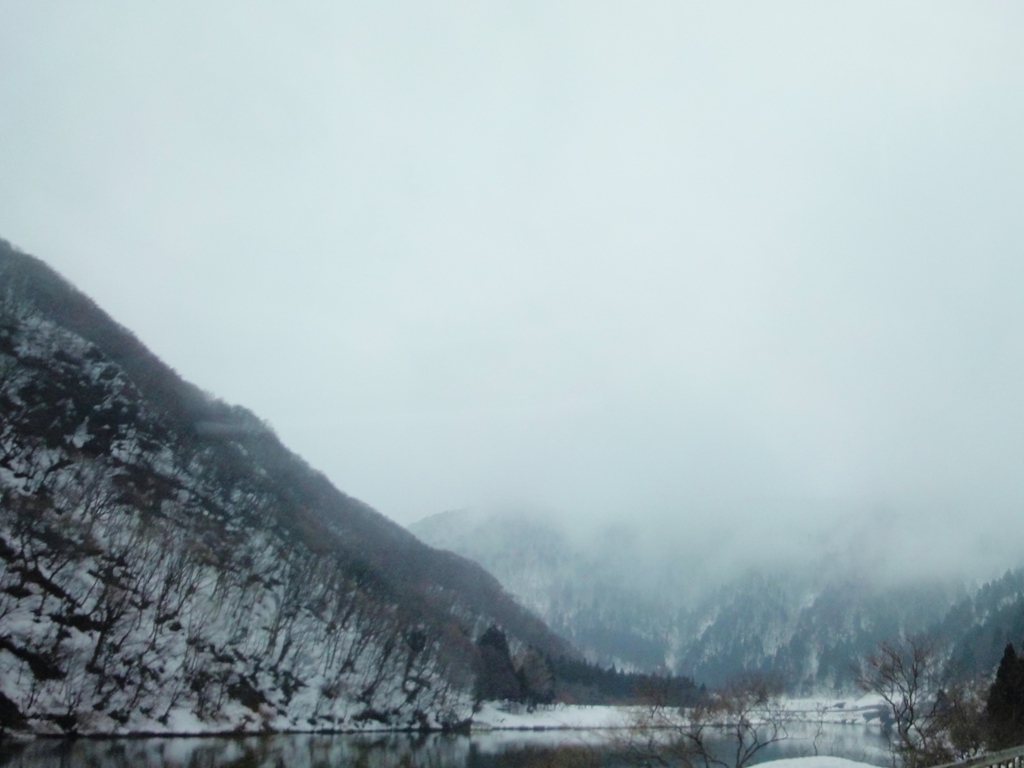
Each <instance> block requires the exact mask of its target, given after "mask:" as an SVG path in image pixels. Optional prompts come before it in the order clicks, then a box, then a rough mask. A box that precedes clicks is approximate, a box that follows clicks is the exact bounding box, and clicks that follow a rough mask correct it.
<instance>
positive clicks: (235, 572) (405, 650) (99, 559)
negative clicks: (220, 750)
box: [0, 241, 572, 733]
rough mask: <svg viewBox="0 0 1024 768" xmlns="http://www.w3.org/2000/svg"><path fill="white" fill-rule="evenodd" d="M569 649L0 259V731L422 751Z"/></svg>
mask: <svg viewBox="0 0 1024 768" xmlns="http://www.w3.org/2000/svg"><path fill="white" fill-rule="evenodd" d="M491 624H497V625H500V626H501V627H502V628H503V629H504V631H505V632H506V634H507V635H508V636H509V639H510V641H511V642H512V643H513V644H515V645H516V646H517V647H525V646H533V647H535V648H537V649H538V650H539V651H540V652H542V653H546V654H552V655H558V654H571V653H572V651H571V649H570V648H569V646H568V645H567V644H566V643H564V642H563V641H562V640H561V639H559V638H558V637H557V636H555V635H554V634H553V633H552V632H551V631H550V630H548V628H547V627H546V626H545V625H544V624H543V623H542V622H541V621H540V620H538V619H537V618H535V617H534V616H533V615H531V614H529V613H528V612H527V611H526V610H524V609H522V608H520V607H519V606H518V605H517V604H516V603H515V602H514V601H513V600H512V599H511V598H510V597H509V596H508V595H507V594H506V593H505V592H504V591H503V590H502V588H501V586H500V585H499V583H498V582H497V581H496V580H495V579H494V578H493V577H491V576H490V575H489V574H487V573H486V572H485V571H483V570H482V569H481V568H480V567H479V566H478V565H476V564H475V563H472V562H470V561H468V560H466V559H464V558H462V557H460V556H458V555H455V554H452V553H449V552H439V551H436V550H433V549H431V548H429V547H428V546H426V545H424V544H422V543H421V542H420V541H418V540H417V539H416V538H415V537H414V536H412V535H411V534H409V533H408V532H407V531H405V530H404V529H402V528H401V527H399V526H397V525H395V524H393V523H391V522H390V521H388V520H387V519H386V518H384V517H383V516H381V515H380V514H378V513H377V512H375V511H374V510H372V509H370V508H369V507H367V506H366V505H364V504H362V503H360V502H358V501H356V500H354V499H351V498H349V497H347V496H345V495H344V494H342V493H341V492H339V491H337V490H336V489H335V488H334V487H333V486H332V485H331V484H330V483H329V482H328V481H327V479H326V478H325V477H323V476H322V475H321V474H320V473H318V472H315V471H314V470H312V469H310V468H309V467H308V466H307V465H306V464H305V463H304V462H302V461H301V460H300V459H299V458H298V457H296V456H295V455H294V454H292V453H290V452H289V451H288V450H287V449H285V448H284V447H283V446H282V445H281V443H280V442H279V441H278V439H277V438H276V437H275V436H274V434H273V433H272V432H271V431H270V430H269V429H268V428H267V427H266V426H265V425H264V424H263V423H261V422H260V420H259V419H257V418H256V417H255V416H253V415H252V414H251V413H249V412H247V411H245V410H244V409H242V408H238V407H230V406H227V405H225V404H223V403H221V402H218V401H216V400H214V399H212V398H211V397H209V396H207V395H205V394H203V393H202V392H200V391H199V390H198V389H197V388H195V387H194V386H191V385H189V384H187V383H185V382H183V381H182V380H181V379H180V378H179V377H178V376H177V375H176V374H175V373H174V372H173V371H171V370H170V369H169V368H167V367H166V366H165V365H163V364H162V363H161V362H160V361H159V360H158V359H157V358H156V357H155V356H154V355H153V354H152V353H151V352H149V351H148V350H147V349H145V347H143V345H142V344H141V343H139V342H138V340H137V339H135V338H134V337H133V336H132V335H131V334H130V333H129V332H127V331H126V330H125V329H123V328H121V327H120V326H118V325H117V324H116V323H115V322H114V321H112V320H111V319H110V318H109V317H108V316H106V315H105V314H104V313H103V312H102V311H101V310H99V309H98V308H97V307H96V306H95V305H94V304H93V303H92V302H91V301H90V300H89V299H88V298H86V297H85V296H84V295H82V294H81V293H79V292H78V291H76V290H75V289H73V288H72V287H71V286H70V285H68V284H67V283H66V282H65V281H63V280H62V279H61V278H60V277H59V276H57V275H56V274H55V273H53V272H52V271H51V270H49V268H47V267H46V266H45V265H44V264H42V263H41V262H39V261H37V260H35V259H33V258H31V257H28V256H26V255H24V254H22V253H20V252H18V251H16V250H15V249H13V248H12V247H10V246H9V245H8V244H6V243H4V242H3V241H0V731H2V730H31V731H36V732H53V733H64V732H77V733H101V732H138V731H179V732H180V731H209V730H236V729H237V730H261V729H309V730H323V729H347V728H366V727H390V728H394V727H422V728H428V727H430V728H436V727H444V726H448V725H453V724H455V723H457V722H459V721H463V720H465V719H466V718H467V717H469V716H470V714H471V707H472V686H473V680H474V677H475V675H476V673H477V666H476V665H477V664H478V649H477V648H476V646H475V645H474V642H473V641H474V640H475V638H477V637H478V636H479V635H480V634H481V633H482V632H483V631H484V630H485V629H486V628H487V627H489V626H491Z"/></svg>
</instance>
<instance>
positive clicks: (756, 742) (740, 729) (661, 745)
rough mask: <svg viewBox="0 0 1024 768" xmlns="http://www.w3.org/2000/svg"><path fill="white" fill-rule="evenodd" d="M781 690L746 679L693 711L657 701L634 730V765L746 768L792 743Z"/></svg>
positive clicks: (629, 749)
mask: <svg viewBox="0 0 1024 768" xmlns="http://www.w3.org/2000/svg"><path fill="white" fill-rule="evenodd" d="M781 697H782V686H781V684H780V683H779V682H778V681H776V680H774V679H772V678H769V677H766V676H764V675H755V674H750V675H745V676H743V677H740V678H738V679H736V680H734V681H733V682H732V683H730V684H728V685H726V686H724V687H723V688H720V689H718V690H716V691H713V692H710V693H708V694H706V695H705V696H704V697H703V698H702V700H701V701H700V702H698V704H697V705H696V706H694V707H692V708H686V709H675V708H669V707H666V706H664V705H663V703H661V702H659V701H655V702H654V703H653V704H652V705H651V706H650V707H649V708H648V709H647V710H645V712H644V714H643V715H642V717H641V718H639V719H638V721H637V722H636V723H635V724H634V726H633V727H632V728H631V729H630V735H629V737H628V742H627V743H626V744H625V745H624V746H625V750H624V751H625V752H626V754H627V755H628V757H629V759H630V761H631V762H632V763H634V764H636V765H644V766H656V765H658V766H671V765H682V766H700V767H702V768H712V767H713V766H717V767H718V768H744V766H746V765H749V764H750V762H751V761H752V760H753V758H754V756H755V755H757V754H758V753H759V752H761V751H762V750H763V749H765V748H766V747H769V746H771V745H772V744H776V743H778V742H780V741H783V740H784V739H787V738H788V737H789V733H788V732H787V730H786V720H787V714H786V711H785V708H784V707H783V705H782V698H781Z"/></svg>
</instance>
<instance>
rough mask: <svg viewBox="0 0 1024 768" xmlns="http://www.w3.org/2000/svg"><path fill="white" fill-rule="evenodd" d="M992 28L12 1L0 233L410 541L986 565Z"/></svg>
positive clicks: (898, 20) (992, 383) (506, 9)
mask: <svg viewBox="0 0 1024 768" xmlns="http://www.w3.org/2000/svg"><path fill="white" fill-rule="evenodd" d="M1022 37H1024V6H1021V5H1020V4H1013V3H996V2H972V3H969V4H966V3H952V2H934V1H932V0H929V2H907V3H899V4H892V3H888V2H858V3H849V4H839V5H837V4H828V5H823V4H819V3H810V2H780V3H772V4H770V5H765V4H749V3H748V4H738V3H706V4H678V3H669V2H652V3H644V4H642V5H637V4H629V3H621V2H606V1H603V0H602V1H598V2H593V1H591V2H553V3H552V2H517V3H514V4H480V3H462V2H437V3H430V4H429V5H422V4H414V3H401V2H400V3H398V4H393V3H389V4H386V5H385V4H380V3H371V2H352V3H344V4H334V3H323V2H313V1H310V2H299V3H290V4H288V5H287V6H284V5H273V4H258V5H253V4H252V3H248V2H246V3H242V2H221V3H216V4H210V3H201V2H198V0H183V1H182V2H176V3H171V4H160V5H154V4H132V3H123V2H115V1H114V0H100V1H98V2H91V3H88V4H82V3H76V2H71V1H70V0H62V1H58V2H54V3H45V4H40V3H7V4H4V5H3V6H2V7H0V115H3V120H0V236H2V237H4V238H6V239H8V240H10V241H11V242H12V243H14V244H16V245H18V246H20V247H21V248H22V249H24V250H25V251H26V252H29V253H32V254H35V255H37V256H39V257H40V258H42V259H44V260H45V261H46V262H47V263H49V264H50V265H52V266H53V267H54V268H55V269H56V270H58V271H59V272H60V273H61V274H63V275H64V276H66V277H67V278H68V279H69V280H70V281H71V282H73V283H74V284H75V285H77V286H79V287H80V288H81V289H82V290H83V291H84V292H85V293H87V294H88V295H90V296H91V297H93V298H94V299H95V300H96V301H97V302H98V303H99V304H100V305H101V306H103V307H104V308H106V309H107V310H108V311H109V312H110V313H111V314H112V315H113V316H114V317H116V318H118V320H119V322H121V323H123V324H124V325H125V326H126V327H129V328H131V329H133V331H134V332H135V333H137V334H138V336H139V338H140V339H141V340H142V341H143V342H144V343H145V344H146V345H147V346H148V347H149V348H151V349H153V350H156V351H157V352H158V354H159V355H160V356H161V358H163V359H164V360H166V362H167V363H168V364H169V365H171V366H172V367H174V368H175V369H176V370H177V371H179V372H180V374H181V375H182V376H183V377H184V378H185V379H187V380H189V381H194V382H196V383H197V384H198V385H199V386H200V387H202V388H203V389H204V390H207V391H210V392H214V393H216V394H217V395H218V396H221V397H224V398H225V399H226V400H227V401H229V402H233V403H238V404H240V405H242V406H244V407H246V408H248V409H250V410H251V411H252V412H254V413H257V414H259V415H260V417H261V418H265V419H266V420H267V421H268V422H269V423H270V425H272V427H273V428H274V430H275V431H276V432H277V433H278V434H279V435H280V437H281V439H282V441H283V442H284V443H285V444H286V445H287V446H288V447H289V448H291V449H292V450H294V451H296V452H297V453H298V454H300V455H301V456H303V457H304V458H305V459H307V460H308V461H309V462H310V464H311V465H312V466H314V467H316V468H317V469H320V470H322V471H324V472H325V473H326V475H327V476H328V477H329V478H330V479H331V481H332V482H333V483H334V484H335V485H336V486H337V487H339V488H342V489H344V490H345V491H346V492H347V493H350V494H352V495H353V496H354V497H356V498H359V499H361V500H363V501H365V502H366V503H368V504H370V505H371V506H373V507H374V508H376V509H379V510H380V511H381V512H382V513H384V514H386V515H388V516H389V517H391V518H392V519H394V520H396V521H398V522H401V523H402V524H406V525H408V524H411V523H413V522H414V521H416V520H418V519H421V518H423V517H426V516H428V515H430V514H433V513H435V512H437V511H439V510H445V509H460V508H464V507H469V508H488V507H492V506H499V507H504V508H512V509H519V508H522V507H530V508H541V509H546V510H551V512H550V513H548V514H549V515H550V516H551V517H553V518H556V519H557V520H558V521H559V522H560V524H562V525H564V526H566V527H569V528H573V529H577V530H578V531H579V532H580V535H595V536H599V535H603V534H600V533H599V531H602V530H604V529H605V527H606V526H607V525H610V524H611V525H616V526H618V531H619V532H618V533H616V534H614V538H613V539H612V540H613V541H615V540H621V537H622V536H623V535H625V534H623V533H622V531H628V532H629V535H632V536H636V537H637V538H638V540H640V541H647V540H650V541H652V542H653V544H652V546H653V547H654V551H657V550H658V549H659V548H660V549H661V550H666V551H664V552H662V553H660V554H659V555H658V556H659V557H661V558H663V559H664V558H672V557H678V558H679V559H680V560H681V561H683V562H685V564H686V567H687V568H692V570H693V572H694V573H695V574H697V575H696V576H694V578H695V579H706V580H710V579H711V578H712V576H713V575H714V574H716V573H718V572H726V571H730V570H735V569H739V568H742V567H745V566H747V565H749V564H750V563H752V562H760V561H770V560H785V561H802V560H804V559H805V558H810V559H811V560H813V559H814V558H818V557H825V558H826V559H827V560H828V561H829V562H832V563H837V562H838V563H842V562H844V558H848V557H851V556H852V555H851V554H850V553H851V552H857V553H859V557H861V558H863V560H864V569H865V570H867V571H869V572H872V573H877V574H879V576H880V578H881V577H884V578H890V579H898V578H900V577H901V575H902V574H904V573H908V572H912V573H915V574H935V573H941V574H950V575H953V574H961V575H968V576H975V575H977V576H978V577H981V578H985V577H988V576H989V575H991V574H993V573H995V572H998V571H1001V570H1002V569H1004V568H1006V567H1013V566H1016V565H1018V564H1019V562H1018V555H1017V553H1019V552H1022V551H1024V528H1022V526H1020V525H1019V524H1018V521H1019V519H1020V510H1021V509H1022V506H1024V483H1021V478H1020V467H1021V466H1024V388H1022V387H1021V386H1019V382H1020V381H1021V380H1022V379H1024V343H1022V340H1024V304H1022V302H1021V301H1020V296H1021V295H1022V289H1024V260H1022V259H1021V258H1020V243H1021V242H1024V217H1021V216H1020V211H1021V210H1024V142H1022V141H1021V136H1022V134H1024V82H1022V81H1024V47H1022V46H1021V45H1020V40H1021V39H1022ZM792 499H798V500H802V501H787V500H792ZM588 532H589V533H588ZM808 553H814V555H813V556H811V555H808ZM634 570H635V571H636V573H635V574H634V577H635V578H641V577H642V575H643V574H644V573H645V569H644V568H643V565H642V564H639V563H638V564H636V565H635V567H634ZM676 588H678V586H676Z"/></svg>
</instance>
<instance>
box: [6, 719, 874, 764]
mask: <svg viewBox="0 0 1024 768" xmlns="http://www.w3.org/2000/svg"><path fill="white" fill-rule="evenodd" d="M819 730H820V732H816V731H819ZM619 735H620V736H621V734H619ZM564 747H587V748H590V749H593V750H595V752H596V753H597V754H600V755H602V756H604V757H606V758H607V759H608V763H607V764H609V765H614V764H616V762H617V761H616V760H615V759H614V756H613V753H614V734H613V733H612V732H608V731H572V730H565V731H493V732H490V733H486V734H473V735H472V736H465V735H456V734H442V733H433V734H425V735H419V734H405V733H397V734H396V733H389V734H376V735H367V734H358V735H355V734H345V735H335V736H324V735H306V734H298V735H279V736H248V737H238V738H229V737H204V738H138V739H78V740H74V741H71V740H57V739H54V740H51V739H39V740H35V741H30V742H23V743H11V742H0V768H282V767H284V766H287V768H339V767H340V766H365V768H398V767H399V766H426V768H434V767H435V766H436V767H437V768H442V767H443V768H460V767H462V766H464V767H465V768H499V767H501V768H505V767H508V768H511V767H512V766H517V767H518V766H524V767H525V766H530V765H541V764H544V762H545V761H544V759H543V757H544V755H545V754H546V753H547V754H549V753H550V751H553V750H555V749H558V748H564ZM815 749H816V750H817V753H818V754H822V755H835V756H837V757H846V758H849V759H851V760H858V761H861V762H868V763H874V764H876V765H886V764H887V760H886V752H885V740H884V739H883V737H882V736H881V734H880V733H879V731H878V729H877V728H872V727H868V726H856V725H828V726H825V727H824V728H822V729H813V728H811V727H810V726H805V725H794V726H792V727H791V728H790V738H789V739H788V740H786V741H784V742H782V743H780V744H776V745H773V746H771V747H769V748H768V749H766V750H764V752H762V753H759V754H758V756H757V760H758V761H763V760H774V759H778V758H780V757H800V756H804V755H810V754H814V752H815Z"/></svg>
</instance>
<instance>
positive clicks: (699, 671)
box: [411, 511, 965, 690]
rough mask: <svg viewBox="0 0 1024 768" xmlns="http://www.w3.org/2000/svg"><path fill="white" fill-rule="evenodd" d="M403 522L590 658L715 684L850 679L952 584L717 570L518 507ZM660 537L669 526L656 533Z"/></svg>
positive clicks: (927, 613) (939, 606) (786, 568)
mask: <svg viewBox="0 0 1024 768" xmlns="http://www.w3.org/2000/svg"><path fill="white" fill-rule="evenodd" d="M411 530H412V531H413V532H414V533H416V534H417V535H418V536H420V537H421V538H422V539H423V540H424V541H426V542H428V543H430V544H433V545H434V546H438V547H444V548H447V549H450V550H452V551H454V552H458V553H459V554H462V555H465V556H466V557H469V558H472V559H474V560H477V561H478V562H479V563H481V564H482V565H483V566H484V567H485V568H487V569H488V570H489V571H490V572H491V573H493V574H495V575H496V576H497V577H498V579H499V580H500V581H501V582H502V583H503V584H504V585H505V587H506V588H507V589H508V590H509V591H510V592H511V593H512V594H513V595H515V596H516V597H517V598H518V599H519V600H520V601H521V602H523V604H524V605H526V606H528V607H530V608H532V609H533V610H534V611H536V612H537V613H538V615H540V616H541V617H542V618H543V619H544V620H545V621H546V622H548V624H549V625H550V626H551V627H552V628H554V629H555V630H556V631H558V632H560V633H561V634H562V635H563V636H565V637H567V638H569V639H570V640H571V641H572V642H573V643H574V644H575V645H576V646H577V647H578V648H580V649H581V650H582V651H584V653H586V654H587V656H588V657H589V658H591V659H592V660H596V661H599V662H602V663H605V664H612V663H614V664H616V665H618V666H619V667H625V668H627V669H629V668H634V669H658V668H661V669H667V670H669V671H672V672H676V673H679V674H684V675H688V676H692V677H693V678H694V679H695V680H697V681H699V682H704V683H708V684H716V683H719V682H722V681H724V680H726V679H728V678H729V677H732V676H734V675H735V674H737V673H739V672H742V671H751V670H760V671H770V672H773V673H777V674H779V675H781V676H782V677H783V679H784V680H786V682H787V683H788V685H789V686H790V688H791V689H793V690H806V689H812V688H816V687H821V686H829V687H832V686H839V687H844V686H849V685H851V684H852V682H853V680H852V678H853V674H854V673H853V670H852V663H853V662H854V661H856V660H858V659H860V658H862V657H863V656H864V655H866V654H867V653H868V652H870V651H872V650H873V649H874V647H875V645H876V644H877V643H878V642H879V641H880V640H884V639H887V638H891V637H895V636H897V635H899V634H900V633H903V632H911V633H913V632H920V631H924V630H926V629H928V628H929V627H930V626H932V625H933V624H934V623H935V622H937V621H938V620H939V619H941V618H942V617H943V616H944V615H945V612H946V611H947V610H948V609H949V607H950V606H951V605H952V604H953V602H954V601H955V600H956V599H958V598H959V597H962V596H963V595H964V594H965V593H964V591H963V589H962V588H961V587H959V586H958V585H956V584H948V583H936V582H934V581H931V580H918V581H912V582H904V583H901V584H899V585H898V586H897V585H894V584H893V583H890V582H885V581H880V580H875V579H872V578H871V576H870V574H869V573H867V572H866V571H865V570H858V569H857V568H856V567H851V566H848V565H846V564H843V565H842V566H840V567H837V566H836V565H835V564H834V563H830V562H828V561H827V558H822V559H821V560H819V561H815V560H814V559H813V558H808V559H805V560H803V561H801V562H799V563H786V564H782V565H776V566H770V565H767V564H765V563H761V564H759V565H757V566H756V567H749V568H744V569H737V570H736V571H735V572H734V573H732V574H730V575H727V576H723V575H722V574H721V573H719V574H715V575H714V576H711V575H706V574H704V573H702V566H701V564H694V563H692V562H687V558H686V557H685V556H682V555H681V556H679V557H673V556H671V554H670V555H669V556H665V555H664V553H665V552H666V551H667V552H669V553H671V552H673V551H676V550H680V549H682V547H675V546H673V545H672V544H671V542H663V543H665V544H666V545H667V546H666V547H664V548H663V549H661V550H658V549H657V548H656V547H651V546H650V542H644V541H642V540H640V539H638V538H637V537H635V536H631V535H629V534H628V533H627V532H623V531H619V530H615V529H610V530H609V531H608V532H606V533H605V534H603V535H598V536H591V537H590V538H584V537H581V536H570V535H568V534H567V533H566V532H565V531H563V530H561V529H559V528H558V527H557V526H556V525H554V524H553V523H549V522H544V521H542V520H540V519H539V518H537V517H529V516H525V517H524V516H523V515H521V514H507V513H488V512H480V511H476V512H474V511H457V512H446V513H441V514H438V515H434V516H432V517H429V518H427V519H425V520H423V521H420V522H419V523H417V524H415V525H413V526H412V528H411ZM660 535H661V537H662V538H663V539H667V538H669V537H671V535H672V534H670V533H667V532H662V533H661V534H660Z"/></svg>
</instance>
